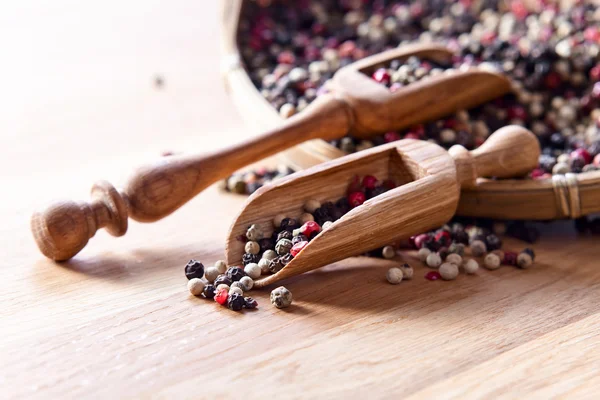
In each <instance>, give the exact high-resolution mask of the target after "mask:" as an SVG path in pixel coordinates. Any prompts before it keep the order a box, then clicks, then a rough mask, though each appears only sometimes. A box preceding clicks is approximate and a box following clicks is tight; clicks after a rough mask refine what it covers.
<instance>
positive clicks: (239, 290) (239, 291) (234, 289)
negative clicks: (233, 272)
mask: <svg viewBox="0 0 600 400" xmlns="http://www.w3.org/2000/svg"><path fill="white" fill-rule="evenodd" d="M233 283H238V282H233ZM234 293H237V294H239V295H240V296H243V295H244V291H243V290H242V288H241V287H239V286H231V287H230V288H229V295H230V296H231V295H232V294H234Z"/></svg>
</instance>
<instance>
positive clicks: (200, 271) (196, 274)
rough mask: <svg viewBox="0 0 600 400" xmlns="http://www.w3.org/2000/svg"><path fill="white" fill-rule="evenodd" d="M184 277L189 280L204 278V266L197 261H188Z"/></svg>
mask: <svg viewBox="0 0 600 400" xmlns="http://www.w3.org/2000/svg"><path fill="white" fill-rule="evenodd" d="M185 276H186V277H187V278H188V279H190V280H191V279H194V278H198V279H201V278H202V277H203V276H204V265H203V264H202V263H201V262H199V261H196V260H190V261H189V262H188V263H187V264H186V266H185Z"/></svg>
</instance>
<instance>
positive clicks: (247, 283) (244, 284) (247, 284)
mask: <svg viewBox="0 0 600 400" xmlns="http://www.w3.org/2000/svg"><path fill="white" fill-rule="evenodd" d="M257 267H258V265H257ZM238 283H239V284H240V286H241V288H242V290H243V291H244V292H247V291H249V290H251V289H252V287H253V286H254V281H253V280H252V278H250V277H249V276H244V277H243V278H242V279H240V280H239V281H238Z"/></svg>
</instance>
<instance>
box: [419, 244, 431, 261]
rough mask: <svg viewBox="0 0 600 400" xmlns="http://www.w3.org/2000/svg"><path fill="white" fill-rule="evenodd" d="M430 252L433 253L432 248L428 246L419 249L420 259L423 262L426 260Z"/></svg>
mask: <svg viewBox="0 0 600 400" xmlns="http://www.w3.org/2000/svg"><path fill="white" fill-rule="evenodd" d="M430 254H431V250H429V249H428V248H427V247H423V248H422V249H419V252H418V253H417V255H418V257H419V260H421V261H422V262H426V261H427V256H429V255H430Z"/></svg>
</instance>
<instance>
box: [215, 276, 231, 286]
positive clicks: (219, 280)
mask: <svg viewBox="0 0 600 400" xmlns="http://www.w3.org/2000/svg"><path fill="white" fill-rule="evenodd" d="M232 282H233V281H232V280H231V278H230V277H228V276H227V275H225V274H221V275H219V276H217V277H216V279H215V282H214V285H215V286H219V285H221V284H224V285H227V286H230V285H231V283H232Z"/></svg>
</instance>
